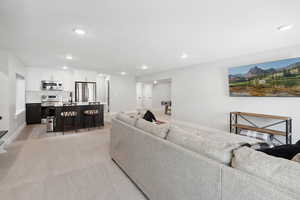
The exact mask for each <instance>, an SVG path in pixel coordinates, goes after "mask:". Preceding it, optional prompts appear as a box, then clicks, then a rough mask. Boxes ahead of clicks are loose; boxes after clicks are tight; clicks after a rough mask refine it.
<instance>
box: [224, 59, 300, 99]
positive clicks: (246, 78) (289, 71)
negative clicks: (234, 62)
mask: <svg viewBox="0 0 300 200" xmlns="http://www.w3.org/2000/svg"><path fill="white" fill-rule="evenodd" d="M229 91H230V96H235V97H237V96H242V97H247V96H259V97H299V96H300V58H291V59H285V60H279V61H274V62H266V63H260V64H253V65H245V66H240V67H233V68H229Z"/></svg>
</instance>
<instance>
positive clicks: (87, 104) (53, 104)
mask: <svg viewBox="0 0 300 200" xmlns="http://www.w3.org/2000/svg"><path fill="white" fill-rule="evenodd" d="M67 103H68V102H43V103H42V107H52V106H53V107H62V106H63V104H67ZM89 105H90V104H89V102H76V106H89ZM100 105H103V104H100Z"/></svg>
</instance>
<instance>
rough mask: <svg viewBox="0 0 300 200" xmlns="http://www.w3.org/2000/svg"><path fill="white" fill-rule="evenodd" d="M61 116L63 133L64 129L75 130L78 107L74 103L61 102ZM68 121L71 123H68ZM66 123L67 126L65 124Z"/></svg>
mask: <svg viewBox="0 0 300 200" xmlns="http://www.w3.org/2000/svg"><path fill="white" fill-rule="evenodd" d="M60 115H61V117H62V131H63V135H64V134H65V130H66V128H67V127H68V129H67V130H75V132H77V119H78V107H77V104H76V103H68V104H63V107H62V112H61V113H60ZM70 121H72V123H71V124H70ZM66 125H67V126H66Z"/></svg>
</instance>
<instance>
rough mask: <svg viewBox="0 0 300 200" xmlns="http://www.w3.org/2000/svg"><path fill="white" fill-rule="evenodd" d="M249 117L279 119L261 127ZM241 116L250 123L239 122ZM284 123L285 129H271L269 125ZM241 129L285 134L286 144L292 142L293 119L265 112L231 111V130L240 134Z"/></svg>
mask: <svg viewBox="0 0 300 200" xmlns="http://www.w3.org/2000/svg"><path fill="white" fill-rule="evenodd" d="M247 117H254V118H263V119H272V120H277V122H274V123H272V124H267V125H265V126H263V127H259V126H258V125H256V124H255V123H254V122H253V121H251V120H250V119H248V118H247ZM239 118H242V119H243V120H245V121H246V122H248V123H249V125H246V124H241V123H239V122H238V120H239ZM283 123H284V124H285V130H284V131H279V130H274V129H269V127H273V126H276V125H278V124H283ZM239 130H250V131H256V132H260V133H266V134H270V135H279V136H285V138H286V144H292V119H291V118H290V117H286V116H278V115H265V114H258V113H247V112H231V113H230V132H235V133H236V134H238V131H239Z"/></svg>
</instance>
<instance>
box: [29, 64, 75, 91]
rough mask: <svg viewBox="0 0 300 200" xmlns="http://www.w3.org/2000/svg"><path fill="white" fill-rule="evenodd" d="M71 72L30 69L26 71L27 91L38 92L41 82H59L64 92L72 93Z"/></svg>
mask: <svg viewBox="0 0 300 200" xmlns="http://www.w3.org/2000/svg"><path fill="white" fill-rule="evenodd" d="M73 74H74V72H73V71H64V70H58V69H45V68H33V67H30V68H28V70H27V82H26V90H27V91H40V90H41V82H42V81H43V80H51V81H60V82H62V85H63V90H64V91H73V90H74V82H73V79H72V77H73Z"/></svg>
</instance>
